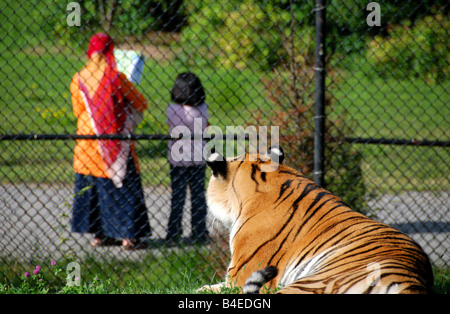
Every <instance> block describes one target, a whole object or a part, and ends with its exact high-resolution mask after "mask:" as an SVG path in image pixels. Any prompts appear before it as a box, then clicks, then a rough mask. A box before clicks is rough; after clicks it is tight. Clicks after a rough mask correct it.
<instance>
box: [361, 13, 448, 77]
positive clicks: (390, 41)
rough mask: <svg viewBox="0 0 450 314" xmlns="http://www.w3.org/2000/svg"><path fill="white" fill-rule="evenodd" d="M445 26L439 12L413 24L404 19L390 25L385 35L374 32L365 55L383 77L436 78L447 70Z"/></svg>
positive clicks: (445, 18)
mask: <svg viewBox="0 0 450 314" xmlns="http://www.w3.org/2000/svg"><path fill="white" fill-rule="evenodd" d="M449 27H450V23H449V21H448V18H447V17H446V16H445V15H444V14H443V13H437V14H435V15H434V16H425V17H423V18H421V19H419V20H417V21H416V22H415V23H414V24H413V23H411V21H408V20H406V21H404V22H403V23H401V24H399V25H395V26H393V27H391V28H390V30H389V35H388V36H387V37H382V36H376V37H375V38H374V39H373V40H372V41H371V42H370V44H369V49H368V51H367V58H368V60H369V61H370V62H371V63H372V64H373V67H374V71H375V72H376V73H377V74H378V75H381V76H384V77H389V76H394V77H398V78H402V77H424V78H425V79H427V80H428V81H430V82H436V81H440V80H442V79H444V78H446V77H447V74H448V73H449V72H450V66H449V53H448V51H449V46H448V45H449V42H450V36H449V33H448V29H449Z"/></svg>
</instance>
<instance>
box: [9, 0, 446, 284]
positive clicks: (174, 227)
mask: <svg viewBox="0 0 450 314" xmlns="http://www.w3.org/2000/svg"><path fill="white" fill-rule="evenodd" d="M318 3H320V1H318ZM325 4H326V5H323V6H321V5H317V6H316V4H315V3H314V2H313V1H308V2H305V1H295V0H291V1H287V0H286V1H263V0H246V1H236V0H219V1H217V0H214V1H211V0H196V1H182V0H171V1H145V0H144V1H77V2H69V1H57V2H54V1H24V2H21V1H1V2H0V8H1V13H0V15H1V18H2V23H1V25H0V28H1V33H0V34H1V35H0V36H1V44H0V55H1V57H0V62H1V67H0V73H1V79H0V89H1V90H0V99H1V103H0V106H1V112H0V214H1V218H0V233H1V237H0V248H1V250H0V258H1V261H2V263H1V266H0V274H1V280H2V282H3V281H8V282H9V281H12V282H14V281H15V280H17V278H18V277H19V276H20V275H21V274H23V272H25V271H26V270H29V269H30V267H31V265H35V264H46V263H48V264H50V261H51V260H57V261H58V262H59V264H60V265H66V264H68V263H70V262H76V263H78V265H79V266H80V269H81V272H82V277H83V279H84V280H88V279H89V278H90V277H89V276H91V275H92V276H93V275H95V274H97V273H99V274H101V275H102V276H105V277H107V278H110V279H111V280H113V281H114V282H117V284H118V285H119V286H120V285H124V284H125V283H126V282H128V281H131V280H133V281H135V282H137V283H138V284H139V285H149V286H153V287H176V286H177V285H179V284H180V282H185V281H186V280H190V281H198V282H199V285H200V284H205V283H210V282H213V281H216V280H217V281H219V280H222V279H223V276H224V274H225V270H226V267H227V264H228V262H229V251H228V246H227V239H226V231H225V230H224V229H223V227H222V226H221V225H220V224H219V223H218V222H216V221H213V220H212V218H211V217H209V216H207V217H206V218H205V219H206V229H207V234H208V236H207V237H206V238H202V237H201V238H200V240H199V239H198V238H193V236H195V235H198V234H201V235H203V234H204V233H202V231H200V233H199V231H198V230H202V228H201V227H198V226H197V225H196V224H200V225H202V224H203V222H202V221H203V214H202V210H199V208H202V207H203V205H202V204H203V201H202V199H201V198H200V200H199V195H201V194H202V187H203V183H202V182H203V181H205V184H207V182H208V178H209V175H210V174H209V171H208V170H206V178H205V175H204V174H203V171H204V168H202V166H199V165H198V164H195V165H189V166H190V168H189V169H190V170H189V174H187V172H186V173H185V174H180V172H179V171H178V170H180V169H182V168H183V167H185V165H184V166H183V165H182V166H181V167H179V166H180V165H176V163H174V164H172V165H171V163H170V162H169V151H168V150H169V149H168V146H170V145H168V144H169V138H170V135H169V134H170V130H171V128H170V126H169V123H171V122H170V121H171V118H173V117H171V116H170V115H171V113H170V110H168V108H169V104H171V103H172V102H173V95H172V91H173V87H174V86H175V85H176V78H177V76H178V75H179V74H180V73H183V72H192V73H195V74H196V75H197V76H198V78H199V79H200V81H201V84H202V86H203V89H204V91H205V95H206V100H205V103H206V104H207V105H206V108H207V115H206V114H204V113H205V112H203V111H202V110H204V109H201V108H200V107H201V106H200V107H198V106H197V107H191V109H192V108H195V111H196V112H197V113H199V114H200V116H203V117H204V118H205V119H206V117H207V118H208V119H207V120H208V124H209V125H211V126H215V127H217V128H219V129H221V130H223V132H224V133H226V131H227V126H233V127H237V126H241V127H242V128H244V129H245V128H247V127H248V126H279V140H280V143H281V145H282V146H283V148H284V150H285V152H286V155H287V157H286V161H285V162H286V163H287V164H288V165H289V166H292V167H294V168H296V169H299V170H301V171H302V172H304V173H305V174H307V175H308V176H310V177H311V178H313V177H316V176H315V175H314V173H315V174H316V175H317V174H319V175H320V174H321V173H322V171H324V172H323V173H324V184H325V185H326V187H327V188H328V189H329V190H331V191H333V192H335V193H336V194H338V195H340V196H341V197H343V198H344V199H345V201H346V202H347V203H349V204H350V205H352V207H353V208H355V209H357V210H359V211H362V212H364V213H366V214H367V215H370V216H372V217H374V218H375V219H378V220H381V221H383V222H386V223H388V224H391V225H393V226H395V227H397V228H398V229H400V230H401V231H403V232H405V233H407V234H409V235H411V236H412V237H413V238H414V239H415V240H416V241H417V242H419V243H420V244H421V245H422V246H423V248H424V250H425V251H426V252H427V253H428V254H429V256H430V258H431V259H432V261H433V263H434V264H435V265H437V266H438V267H448V266H449V265H450V240H449V235H450V210H449V208H450V206H449V190H450V189H449V174H450V169H449V164H450V151H449V145H450V140H449V134H448V132H449V129H450V124H449V120H448V117H449V113H450V112H449V111H450V110H449V105H448V104H449V103H450V98H449V92H448V91H449V90H450V83H449V79H448V72H449V53H448V51H449V49H448V48H449V47H448V44H449V42H450V41H449V33H448V31H449V26H450V24H449V20H448V14H447V13H448V3H447V1H408V0H404V1H403V0H402V1H400V0H399V1H378V2H372V3H371V4H370V5H369V1H361V0H352V1H334V0H333V1H326V3H325ZM319 11H322V12H326V27H325V30H326V33H325V38H326V40H325V43H324V45H322V44H319V46H317V47H316V45H318V44H317V42H316V32H317V27H318V26H317V24H315V16H316V14H317V12H319ZM324 21H325V20H323V22H324ZM318 23H320V22H318ZM322 26H323V25H322ZM322 26H320V27H322ZM98 32H106V33H108V34H109V35H110V36H111V37H112V38H113V40H114V48H115V51H114V54H115V56H116V58H115V59H116V63H117V67H118V68H119V70H120V71H122V72H123V73H125V75H126V76H128V79H129V80H131V81H132V82H134V85H133V86H134V88H133V87H132V86H131V85H129V84H128V83H125V81H126V80H125V79H124V77H123V76H119V78H121V80H122V81H121V90H122V92H121V95H122V97H123V98H124V99H127V100H128V102H127V101H125V100H124V101H123V103H128V104H130V103H131V104H135V107H136V109H138V110H137V111H139V110H141V109H143V108H144V107H145V106H146V110H145V111H143V117H142V121H140V123H139V124H137V126H136V127H135V128H134V133H133V134H131V133H130V134H131V135H129V134H128V133H126V132H124V130H125V126H124V125H125V122H123V121H122V120H123V119H122V118H121V119H119V120H121V121H122V124H120V123H115V122H114V123H113V122H111V123H109V124H108V123H107V124H106V126H105V124H104V123H102V120H101V119H103V118H105V116H104V115H103V116H101V118H99V116H98V114H100V113H99V112H98V111H96V109H95V108H96V106H95V103H96V102H98V101H99V98H98V97H100V96H98V94H97V91H98V90H100V89H102V88H101V86H103V85H102V84H103V83H101V82H102V81H101V80H100V79H99V78H102V79H103V76H98V75H97V74H98V73H99V72H98V71H100V72H101V73H113V74H112V75H113V77H114V79H111V81H112V82H116V80H118V79H117V76H115V74H114V73H115V72H114V71H112V72H110V71H109V70H105V69H113V68H114V67H113V66H111V64H110V63H109V61H108V60H110V59H109V58H103V59H102V58H100V59H101V60H100V59H99V60H100V61H98V62H97V63H95V62H94V61H93V59H94V57H92V56H91V57H90V58H88V56H87V52H88V49H89V46H88V45H89V40H90V38H91V37H92V36H93V35H94V34H95V33H98ZM319 43H320V42H319ZM94 48H95V47H94ZM104 48H105V47H104V46H102V49H103V50H101V49H100V50H101V51H99V49H98V46H97V48H96V49H97V50H96V49H93V50H94V51H97V52H101V53H100V54H101V55H106V54H107V53H106V52H105V51H106V50H104ZM130 51H131V52H130ZM91 52H92V51H91ZM130 55H132V57H130V58H128V59H127V56H130ZM317 55H322V56H323V57H324V60H323V61H325V62H326V68H325V69H323V68H322V67H321V66H320V64H318V63H317V62H316V61H317V60H316V56H317ZM105 60H106V61H105ZM127 60H137V61H138V62H137V66H135V68H136V69H140V65H142V75H141V76H140V80H139V79H137V80H136V77H134V76H133V75H132V73H131V72H130V70H129V69H130V68H129V67H128V66H129V64H124V62H126V61H127ZM102 62H103V63H102ZM105 62H106V63H105ZM94 63H95V65H96V66H93V64H94ZM86 69H88V70H89V71H90V72H86ZM325 70H326V71H325ZM318 72H320V73H325V74H326V76H325V77H326V81H325V84H324V85H325V94H324V98H323V100H324V104H325V115H317V112H316V113H315V111H314V104H315V92H317V89H316V86H317V85H316V83H317V82H316V81H315V78H316V74H317V73H318ZM76 73H79V75H78V74H76ZM86 73H88V74H89V75H87V74H86ZM138 76H139V75H138ZM105 77H108V76H105ZM94 78H96V79H94ZM92 82H94V83H92ZM95 82H97V83H95ZM126 84H128V85H126ZM104 90H106V91H107V88H105V89H104ZM139 93H140V94H141V96H140V95H139ZM74 95H75V96H74ZM77 95H78V96H77ZM81 95H84V98H83V97H81ZM96 95H97V96H96ZM316 95H317V93H316ZM319 95H320V93H319ZM96 97H97V98H96ZM140 97H141V98H140ZM142 97H143V98H145V100H142ZM130 99H131V101H130ZM138 103H139V104H140V105H139V106H137V105H136V104H138ZM80 108H81V109H80ZM80 110H81V111H83V110H84V113H82V112H81V111H80ZM192 110H194V109H192ZM202 112H203V113H202ZM172 114H173V112H172ZM100 115H101V114H100ZM320 118H325V126H324V127H325V130H324V132H323V134H324V135H323V139H324V143H325V150H324V158H323V159H322V160H323V164H324V169H317V163H316V168H315V167H314V158H315V156H314V122H315V121H317V119H320ZM80 121H81V122H80ZM83 123H84V124H83ZM204 126H206V125H204ZM102 127H103V129H102ZM109 127H112V129H110V132H109V133H108V132H106V131H105V128H109ZM86 128H87V129H86ZM111 130H112V131H111ZM201 130H203V129H201ZM316 131H317V130H316ZM201 132H202V131H200V133H201ZM111 134H114V135H111ZM130 139H131V141H130ZM118 143H126V145H125V144H124V145H122V144H121V146H120V145H119V144H118ZM112 144H114V145H116V146H117V145H119V146H120V147H122V148H123V149H124V151H126V152H127V154H128V153H129V154H131V156H135V159H132V160H131V161H130V160H128V161H127V160H126V158H125V161H123V160H122V163H121V165H122V166H123V165H127V169H128V173H127V174H126V175H125V178H123V179H120V180H123V181H122V182H124V183H125V184H124V186H126V187H129V186H131V187H130V188H129V189H128V190H127V192H126V193H121V192H118V190H120V189H119V188H118V187H117V185H114V184H112V183H111V182H112V181H111V180H109V179H108V175H102V174H104V173H105V171H106V169H107V168H108V167H109V166H111V167H112V165H111V164H112V163H114V161H116V160H119V159H120V158H119V157H117V156H118V155H114V154H113V153H105V151H106V152H107V148H108V147H111V146H110V145H112ZM128 144H129V145H128ZM114 145H113V147H115V146H114ZM171 145H172V144H171ZM130 146H131V148H130ZM172 148H173V147H172ZM77 149H78V151H77ZM113 150H114V149H113ZM316 153H317V151H316ZM119 155H120V154H119ZM99 156H100V158H99ZM105 156H106V157H105ZM114 156H115V157H114ZM319 157H320V156H319ZM107 159H108V160H111V159H112V161H111V162H108V161H107ZM136 160H138V168H139V171H134V168H133V167H134V165H136ZM93 168H99V171H101V173H102V174H101V175H94V177H95V179H92V180H91V179H89V178H90V177H89V176H86V174H92V173H93V172H94V170H92V169H93ZM86 169H89V170H86ZM130 169H131V170H130ZM193 169H194V170H193ZM199 169H200V170H199ZM202 169H203V170H202ZM196 170H198V171H196ZM177 171H178V172H177ZM186 171H187V170H186ZM76 172H77V173H78V174H81V176H78V175H77V176H76ZM130 173H134V175H133V176H132V178H130ZM136 173H139V175H136ZM97 174H98V173H97ZM99 176H100V177H102V176H104V177H105V176H106V177H107V178H106V179H99V178H98V177H99ZM319 177H320V176H319ZM194 178H195V179H194ZM88 179H89V180H90V181H89V180H88ZM83 180H84V181H83ZM86 180H87V181H86ZM130 180H134V181H133V182H132V183H130V182H131V181H130ZM86 182H88V183H86ZM105 182H106V183H105ZM186 182H188V183H191V187H190V188H189V189H187V190H188V193H187V195H186V201H185V203H184V205H183V204H182V203H180V201H182V200H183V198H184V195H183V193H182V192H180V191H184V190H185V188H184V184H185V183H186ZM107 186H110V187H112V191H114V192H108V189H107V188H106V187H107ZM119 186H120V184H119ZM175 189H176V192H175ZM190 190H193V191H194V193H192V195H191V193H190V192H189V191H190ZM134 193H137V194H136V195H134ZM127 195H134V196H133V197H130V198H128V197H126V196H127ZM140 195H141V196H143V197H141V196H140ZM172 198H173V199H172ZM76 199H78V200H79V201H80V202H81V203H79V204H81V205H75V203H76V202H75V201H74V200H76ZM191 200H192V202H191ZM136 202H137V203H136ZM177 202H178V203H179V205H178V207H177V209H174V208H173V207H174V205H173V204H174V203H177ZM93 203H95V204H97V205H95V204H94V205H95V206H94V205H93ZM143 203H144V204H143ZM105 204H106V205H105ZM119 204H124V205H123V206H122V205H119ZM130 204H133V205H130ZM136 204H137V205H136ZM180 204H181V205H180ZM191 204H194V206H192V205H191ZM142 206H144V209H142V208H143V207H142ZM180 206H184V209H183V210H182V213H180ZM123 207H127V208H128V207H132V208H131V209H127V210H128V212H127V210H125V209H123ZM136 207H139V208H140V210H139V211H138V212H139V214H136V211H137V210H136ZM89 208H90V209H89ZM114 208H116V209H117V210H118V211H119V213H115V212H113V211H114ZM130 212H131V215H134V216H133V217H132V219H131V220H135V221H132V222H130V223H128V224H127V223H126V222H124V221H125V220H126V218H127V215H128V214H129V213H130ZM171 212H172V218H171ZM175 212H178V214H177V213H175ZM136 215H140V216H139V217H140V218H136ZM80 217H81V218H80ZM83 217H84V218H83ZM142 217H144V218H142ZM145 217H147V218H148V221H147V220H146V219H145ZM77 219H78V220H80V219H81V221H82V222H81V225H82V226H78V229H77V227H74V224H75V223H74V220H77ZM82 219H86V220H82ZM121 219H123V220H121ZM128 220H129V219H128ZM178 220H180V222H181V225H179V224H177V223H176V221H178ZM83 221H84V222H83ZM136 221H137V222H136ZM98 225H101V226H103V227H104V225H107V226H110V228H112V229H114V230H113V231H111V232H110V233H108V232H109V231H108V232H106V231H104V230H103V231H104V232H103V234H102V227H98ZM127 226H129V228H131V229H133V228H134V229H138V231H133V232H131V233H130V232H129V230H128V229H127V228H128V227H127ZM148 227H149V228H148ZM104 228H109V227H104ZM119 229H120V230H122V231H119ZM123 229H125V231H123ZM134 229H133V230H134ZM148 229H151V230H148ZM77 230H78V231H79V232H74V231H77ZM139 230H141V231H142V232H140V231H139ZM150 232H151V234H150ZM171 235H172V236H173V237H172V238H171V239H168V237H170V236H171ZM141 237H142V238H143V239H144V241H143V244H145V247H144V248H140V249H139V248H138V247H135V248H134V249H131V250H128V249H127V247H124V246H123V245H122V244H127V243H123V241H122V240H123V239H134V238H141ZM94 238H95V239H97V240H98V241H97V242H95V241H94V240H95V239H94ZM112 238H114V239H112ZM113 240H114V241H113ZM169 240H171V241H169ZM197 240H199V241H197ZM94 242H95V243H94ZM92 244H95V246H92ZM134 244H135V245H136V246H139V245H140V244H141V243H134Z"/></svg>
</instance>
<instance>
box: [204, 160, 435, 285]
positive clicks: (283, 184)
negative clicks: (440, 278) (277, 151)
mask: <svg viewBox="0 0 450 314" xmlns="http://www.w3.org/2000/svg"><path fill="white" fill-rule="evenodd" d="M208 165H209V166H210V167H211V169H212V171H213V176H212V177H211V180H210V183H209V187H208V191H207V199H208V207H209V210H210V211H211V213H212V214H213V215H214V216H215V217H216V218H218V219H219V220H221V221H222V222H223V223H224V224H225V225H227V226H228V227H229V229H230V249H231V253H232V257H231V263H230V265H229V268H228V276H227V282H228V283H229V284H235V285H238V286H241V287H242V286H244V284H245V281H246V279H247V278H249V276H251V274H252V273H253V272H255V271H258V270H261V269H263V268H265V267H267V266H275V267H276V268H277V269H278V275H277V276H276V277H275V278H274V279H273V280H272V281H270V283H269V287H270V288H275V287H277V286H279V285H281V286H282V287H283V288H282V289H281V290H280V291H279V293H425V292H428V291H429V289H430V287H431V285H432V282H433V277H432V271H431V266H430V262H429V260H428V257H427V255H426V254H425V253H424V252H423V250H422V249H421V248H420V246H419V245H417V244H416V243H415V242H414V241H413V240H412V239H411V238H409V237H408V236H406V235H404V234H403V233H401V232H399V231H397V230H396V229H394V228H392V227H389V226H387V225H385V224H382V223H380V222H377V221H374V220H372V219H369V218H368V217H366V216H364V215H362V214H360V213H357V212H355V211H353V210H351V209H350V208H349V207H348V206H347V205H346V204H345V203H344V202H343V201H342V199H340V198H339V197H337V196H335V195H333V194H332V193H330V192H329V191H327V190H325V189H323V188H321V187H320V186H318V185H317V184H315V183H314V182H312V181H311V180H309V179H307V178H306V177H305V176H303V175H302V174H301V173H299V172H297V171H295V170H294V169H291V168H289V167H286V166H283V165H279V164H274V163H271V161H270V159H269V158H268V157H267V156H264V155H257V156H249V155H246V156H245V157H242V158H237V159H235V160H229V161H226V160H219V159H216V160H209V161H208ZM262 167H265V169H266V170H265V171H262ZM267 169H268V170H269V171H267ZM270 170H272V171H270Z"/></svg>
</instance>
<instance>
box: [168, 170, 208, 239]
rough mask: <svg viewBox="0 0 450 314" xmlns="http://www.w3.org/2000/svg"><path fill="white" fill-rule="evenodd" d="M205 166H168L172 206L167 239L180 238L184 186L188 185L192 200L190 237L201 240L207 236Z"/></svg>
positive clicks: (184, 196)
mask: <svg viewBox="0 0 450 314" xmlns="http://www.w3.org/2000/svg"><path fill="white" fill-rule="evenodd" d="M205 171H206V166H204V165H203V166H192V167H175V166H172V165H171V166H170V178H171V180H172V183H171V187H172V207H171V212H170V217H169V227H168V233H167V239H168V240H176V239H179V238H181V235H182V233H183V230H182V226H181V221H182V218H183V206H184V201H185V199H186V188H187V186H188V185H189V188H190V190H191V202H192V209H191V214H192V221H191V224H192V235H191V236H192V238H193V239H194V240H202V239H205V238H206V236H207V230H206V200H205Z"/></svg>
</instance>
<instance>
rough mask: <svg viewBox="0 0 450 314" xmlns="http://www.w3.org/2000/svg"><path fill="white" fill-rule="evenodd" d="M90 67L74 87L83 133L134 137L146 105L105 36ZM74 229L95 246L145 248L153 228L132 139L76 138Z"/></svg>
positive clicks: (94, 47)
mask: <svg viewBox="0 0 450 314" xmlns="http://www.w3.org/2000/svg"><path fill="white" fill-rule="evenodd" d="M87 55H88V57H89V60H88V62H87V64H86V65H85V66H84V67H83V68H82V69H81V70H80V71H79V72H77V73H76V74H75V75H74V76H73V79H72V82H71V84H70V91H71V93H72V104H73V112H74V114H75V116H76V117H77V118H78V121H77V134H80V135H99V136H101V135H129V134H131V133H133V132H134V126H135V123H134V121H133V112H135V111H139V112H143V111H144V110H145V109H146V108H147V106H148V105H147V101H146V100H145V98H144V96H143V95H142V94H141V93H139V92H138V91H137V89H136V88H135V87H134V85H133V84H132V83H131V82H130V81H129V80H128V79H127V78H126V76H125V75H124V74H123V73H120V72H119V71H118V70H117V66H116V61H115V58H114V45H113V40H112V38H111V37H110V36H109V35H107V34H104V33H98V34H95V35H94V36H92V38H91V40H90V41H89V48H88V52H87ZM73 167H74V170H75V173H76V180H75V200H74V209H73V217H72V231H74V232H80V233H94V234H95V236H94V240H93V241H92V242H91V244H92V245H93V246H98V245H107V244H112V243H115V242H117V241H118V240H122V245H123V246H124V247H125V248H136V247H137V246H140V247H142V246H143V244H144V242H143V239H144V238H145V237H148V236H150V234H151V230H150V226H149V221H148V217H147V208H146V206H145V200H144V193H143V190H142V185H141V180H140V175H139V165H138V158H137V155H136V148H135V143H134V142H133V141H130V140H115V139H98V140H89V139H88V140H77V143H76V146H75V150H74V161H73Z"/></svg>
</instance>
